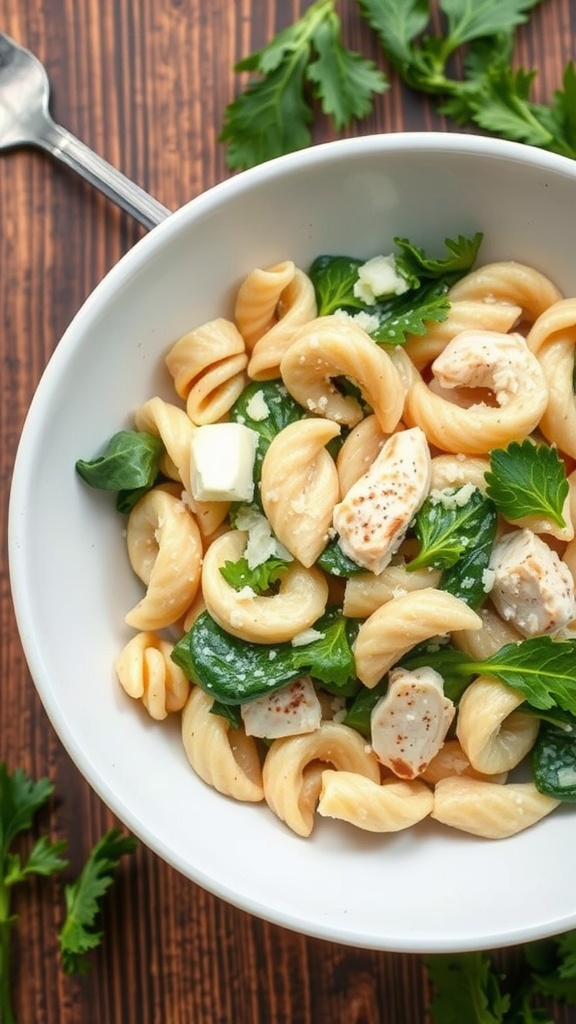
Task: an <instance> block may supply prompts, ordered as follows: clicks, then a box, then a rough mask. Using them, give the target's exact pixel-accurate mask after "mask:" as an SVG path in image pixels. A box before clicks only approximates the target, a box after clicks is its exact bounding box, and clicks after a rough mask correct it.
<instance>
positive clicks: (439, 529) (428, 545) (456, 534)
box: [406, 487, 496, 572]
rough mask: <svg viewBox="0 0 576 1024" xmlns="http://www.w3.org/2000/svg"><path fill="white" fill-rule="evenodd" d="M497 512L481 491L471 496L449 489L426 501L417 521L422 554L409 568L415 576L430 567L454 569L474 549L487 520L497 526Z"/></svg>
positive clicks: (456, 489)
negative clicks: (452, 567)
mask: <svg viewBox="0 0 576 1024" xmlns="http://www.w3.org/2000/svg"><path fill="white" fill-rule="evenodd" d="M460 495H463V496H466V495H467V497H466V500H464V501H462V499H461V498H460ZM493 509H494V506H493V504H492V502H491V501H489V500H488V499H487V498H485V497H484V495H483V494H482V493H481V492H480V491H479V490H478V488H474V490H473V491H471V492H470V494H467V491H466V489H465V488H454V487H447V488H445V489H444V490H443V491H442V492H440V493H439V494H438V495H434V497H428V498H426V500H425V501H424V503H423V504H422V506H421V507H420V509H419V511H418V512H417V513H416V517H415V521H414V529H415V532H416V536H417V538H418V540H419V541H420V550H419V551H418V554H417V555H416V556H415V557H414V558H413V559H412V560H411V561H410V562H408V564H407V566H406V568H407V569H408V570H409V571H410V572H413V571H414V570H416V569H422V568H424V567H426V566H430V567H431V568H433V569H447V568H448V567H449V566H452V565H454V564H455V563H456V562H457V561H458V559H459V558H461V557H462V555H463V554H464V552H465V551H467V550H469V549H470V548H472V547H474V545H475V543H476V541H477V538H478V533H479V531H480V530H481V529H482V527H483V525H484V522H485V520H486V518H487V517H489V518H490V519H491V521H492V522H494V525H495V519H496V516H495V513H494V512H493Z"/></svg>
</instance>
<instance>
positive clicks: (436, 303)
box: [369, 280, 450, 345]
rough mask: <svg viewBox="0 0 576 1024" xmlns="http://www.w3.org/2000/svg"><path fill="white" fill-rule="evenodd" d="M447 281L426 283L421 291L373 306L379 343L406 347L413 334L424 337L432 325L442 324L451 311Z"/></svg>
mask: <svg viewBox="0 0 576 1024" xmlns="http://www.w3.org/2000/svg"><path fill="white" fill-rule="evenodd" d="M447 292H448V285H447V284H446V282H445V281H442V280H436V281H425V282H424V283H423V284H421V285H420V286H419V287H418V288H415V289H413V290H412V291H408V292H404V294H403V295H395V296H394V298H391V299H384V300H380V301H379V302H377V303H376V304H375V305H374V306H371V307H369V309H370V313H371V314H372V316H376V317H378V320H379V323H378V326H377V327H374V328H373V329H372V330H370V332H369V333H370V336H371V337H372V338H374V341H377V342H378V343H379V344H385V345H403V344H404V342H405V341H406V339H407V337H408V335H409V334H416V335H422V334H426V331H428V330H429V328H430V324H431V323H442V322H443V321H444V320H445V319H446V317H447V316H448V313H449V311H450V301H449V299H448V295H447Z"/></svg>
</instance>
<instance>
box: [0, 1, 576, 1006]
mask: <svg viewBox="0 0 576 1024" xmlns="http://www.w3.org/2000/svg"><path fill="white" fill-rule="evenodd" d="M306 6H307V3H306V2H305V0H236V2H234V3H231V2H230V0H211V2H210V3H206V2H202V0H188V2H186V3H184V2H183V0H161V2H160V3H159V2H158V0H139V2H138V3H133V2H131V0H83V2H82V3H77V2H75V0H50V2H49V3H45V4H38V3H37V2H36V0H0V28H1V29H2V30H4V31H7V32H8V33H9V34H11V35H13V36H14V37H15V38H16V39H18V40H20V41H21V42H23V43H24V44H25V45H27V46H29V47H30V48H31V49H33V50H34V51H35V52H36V53H37V54H38V55H39V56H40V57H41V58H42V59H43V60H44V62H45V64H46V66H47V68H48V71H49V75H50V79H51V82H52V87H53V102H52V109H53V112H54V115H55V116H56V118H57V119H58V120H60V121H61V122H62V123H63V124H64V125H65V126H66V127H68V128H69V129H70V130H71V131H73V132H75V133H76V134H77V135H79V136H80V137H81V138H82V139H83V140H84V141H85V142H86V143H87V144H88V145H90V146H92V147H94V148H95V149H96V150H97V151H98V152H100V153H101V154H102V155H103V156H104V157H106V158H107V159H108V160H110V161H111V162H112V163H114V164H116V165H117V166H119V167H121V168H122V170H123V171H124V172H125V173H126V174H127V175H128V176H130V177H132V178H134V179H135V180H136V181H137V182H138V183H139V184H141V185H142V186H143V187H144V188H146V189H148V190H149V191H150V192H151V193H153V194H154V195H155V196H157V197H158V199H160V200H161V201H162V202H163V203H164V204H166V205H167V206H169V207H177V206H178V205H180V204H182V203H184V202H186V201H187V200H188V199H189V198H191V197H192V196H195V195H197V194H199V193H200V192H202V191H203V190H205V189H206V188H209V187H210V186H211V185H213V184H215V183H216V182H218V181H221V180H222V179H223V178H225V177H226V176H228V174H229V173H230V172H229V171H228V170H227V167H226V161H225V152H224V149H223V147H222V146H221V145H220V144H219V143H218V141H217V135H218V132H219V129H220V126H221V123H222V117H223V112H224V108H225V105H226V103H228V102H229V101H230V100H231V99H232V97H233V95H234V92H235V90H236V89H237V88H238V86H239V79H238V78H237V77H236V76H234V74H233V73H232V67H233V64H234V63H235V61H237V60H238V59H239V58H240V57H242V56H245V55H246V54H247V53H248V52H250V51H252V50H254V49H256V48H257V47H260V46H262V45H263V44H264V43H265V42H266V41H267V39H269V38H270V36H271V34H272V33H273V32H274V31H276V30H277V29H279V28H280V27H283V26H285V25H287V24H289V23H290V22H291V21H292V20H293V19H294V18H296V17H297V16H298V15H299V13H300V12H301V11H302V10H303V9H304V8H305V7H306ZM339 11H340V13H341V16H342V20H343V24H344V27H345V32H346V35H347V39H348V41H349V43H350V45H351V46H353V47H354V48H356V49H360V50H362V51H363V52H364V53H367V54H370V55H372V56H373V57H374V59H375V60H379V61H381V57H380V55H379V53H378V49H377V46H376V43H375V40H374V38H373V36H372V35H371V34H370V33H369V31H368V30H367V27H366V25H365V24H364V23H363V22H362V21H361V20H360V18H359V16H358V10H357V7H356V5H355V3H354V2H353V0H342V3H341V4H340V5H339ZM575 30H576V0H549V2H548V3H544V4H542V5H541V7H539V8H538V9H537V10H536V11H534V12H533V14H532V16H531V20H530V23H529V25H528V26H526V27H525V28H524V29H522V31H521V32H520V34H519V47H518V59H519V61H520V62H521V63H523V64H524V65H526V66H537V67H538V68H539V69H540V71H539V76H538V80H537V83H536V89H537V96H538V98H540V99H545V98H547V97H548V96H549V95H550V92H551V90H552V89H554V88H555V87H557V86H558V85H559V84H560V80H561V72H562V68H563V67H564V64H565V63H566V61H567V60H568V59H569V58H570V57H571V56H572V48H573V40H574V36H575ZM406 129H410V130H424V131H429V130H442V131H446V130H449V131H453V130H455V129H454V126H453V125H450V124H448V123H447V122H446V121H445V119H444V118H442V117H441V116H440V115H438V114H437V113H436V111H435V109H434V107H433V105H432V104H431V103H429V102H425V101H423V100H422V99H421V98H419V97H415V96H414V95H412V94H410V93H409V92H408V91H407V90H405V89H403V88H402V87H400V85H399V83H398V82H397V80H396V78H395V76H392V88H391V89H390V90H388V92H386V93H385V94H384V95H383V96H382V97H380V99H379V100H378V101H377V103H376V106H375V109H374V112H373V114H372V115H371V116H370V118H369V119H367V120H366V122H364V124H363V125H362V126H361V127H358V126H355V127H354V129H351V130H350V132H349V134H354V133H356V132H358V131H362V132H363V133H368V132H379V131H387V132H395V131H402V130H406ZM332 137H333V132H332V129H331V128H330V126H329V125H328V123H327V122H326V121H325V120H322V119H321V120H320V121H319V122H318V124H317V126H316V127H315V130H314V141H315V142H320V141H323V140H325V139H329V138H332ZM0 204H1V211H2V220H1V224H2V230H1V232H0V309H1V310H2V333H1V346H2V348H1V351H2V358H1V360H0V394H1V399H2V400H1V402H0V439H1V447H0V481H1V487H2V490H1V498H2V500H1V503H0V526H1V528H2V536H3V537H5V536H6V521H7V500H8V490H9V483H10V477H11V472H12V465H13V460H14V454H15V450H16V446H17V442H18V437H19V433H20V430H21V427H22V423H23V421H24V417H25V414H26V410H27V408H28V405H29V402H30V400H31V397H32V394H33V392H34V389H35V387H36V384H37V382H38V380H39V377H40V375H41V373H42V370H43V368H44V366H45V365H46V363H47V361H48V359H49V357H50V354H51V352H52V351H53V350H54V348H55V346H56V345H57V343H58V339H59V337H60V336H61V334H62V332H63V331H64V329H65V327H66V325H67V324H68V322H69V321H70V319H71V318H72V316H73V315H74V313H75V312H76V310H77V309H78V308H79V307H80V305H81V304H82V302H83V300H84V299H85V297H86V296H87V295H88V294H89V292H90V291H91V290H92V289H93V288H94V286H95V285H96V284H97V283H98V281H99V280H100V279H101V278H102V277H103V275H104V274H105V273H106V271H107V270H108V269H109V268H110V267H111V266H112V265H113V264H114V263H115V262H116V261H117V260H118V258H119V257H120V256H121V255H122V253H124V252H126V251H127V250H128V249H129V248H130V247H131V246H132V245H133V244H135V242H136V241H137V239H138V238H139V237H140V236H141V234H142V229H141V228H140V227H139V226H138V225H136V224H135V223H134V222H132V221H131V220H130V219H129V218H128V217H126V216H125V215H124V214H122V213H121V212H120V211H118V210H117V209H116V208H115V207H114V206H113V205H112V204H110V203H109V202H108V201H107V200H105V199H104V198H103V197H101V196H100V195H98V194H97V193H96V192H94V191H93V190H91V189H90V188H89V187H88V186H87V185H85V184H84V183H82V182H81V181H80V180H77V179H75V178H73V177H72V176H71V175H70V173H69V172H68V171H66V170H65V169H63V168H61V167H59V166H57V165H56V164H55V163H53V162H52V161H51V160H50V159H48V158H47V157H45V156H44V155H42V154H40V153H36V152H32V151H26V152H14V153H12V154H11V155H9V156H3V157H1V158H0ZM0 579H1V589H0V638H1V640H0V669H1V679H2V696H1V702H2V703H1V707H2V730H1V732H0V758H1V759H3V760H6V761H7V762H8V764H9V765H10V766H11V767H14V766H16V765H22V766H23V767H25V768H26V770H27V771H29V772H30V773H31V774H33V775H34V776H40V775H44V774H49V775H50V776H51V777H52V778H53V780H54V782H55V785H56V794H57V795H56V797H55V799H54V800H53V801H52V802H51V805H50V807H49V808H48V809H47V811H46V813H45V814H44V816H43V821H42V824H43V825H44V827H45V828H47V829H49V830H51V832H52V833H53V834H54V835H55V836H60V837H63V836H67V837H69V841H70V849H69V854H70V859H71V869H70V873H69V874H70V876H72V875H73V874H74V873H75V872H76V871H77V870H79V869H80V867H81V865H82V863H83V861H84V858H85V857H86V855H87V852H88V850H89V849H90V847H91V845H92V844H93V843H94V842H95V841H96V840H97V839H98V837H99V836H100V835H101V834H102V832H103V831H104V830H105V829H106V828H108V827H109V826H110V825H111V824H113V822H114V819H113V817H112V815H111V814H110V812H109V811H108V810H107V809H106V808H105V807H104V806H103V804H102V803H101V802H100V800H99V799H98V798H97V797H96V796H95V794H94V793H93V792H92V791H91V790H90V788H89V787H88V785H87V784H86V783H85V781H84V780H83V778H82V777H81V776H80V774H79V773H78V771H77V770H76V768H75V767H74V765H73V764H72V763H71V761H70V759H69V757H68V755H67V754H66V752H65V751H64V749H63V748H62V745H61V744H60V742H59V740H58V738H57V737H56V735H55V734H54V731H53V729H52V727H51V725H50V723H49V722H48V720H47V717H46V715H45V712H44V710H43V708H42V707H41V705H40V701H39V699H38V697H37V696H36V693H35V690H34V687H33V685H32V683H31V681H30V678H29V675H28V672H27V668H26V665H25V662H24V658H23V655H22V651H21V647H20V643H19V640H18V637H17V632H16V627H15V622H14V617H13V612H12V607H11V601H10V592H9V582H8V567H7V554H6V546H5V542H4V543H3V546H2V549H1V554H0ZM63 881H64V880H63V879H56V880H48V881H37V882H36V881H33V882H31V884H30V885H29V886H28V887H27V889H26V891H24V890H23V891H22V893H21V894H20V895H19V896H18V898H17V900H16V906H15V909H16V910H17V912H18V913H19V914H20V920H19V923H18V928H17V931H16V932H15V943H14V958H13V977H12V984H13V989H14V1003H15V1008H16V1010H17V1015H18V1020H19V1021H20V1024H28V1022H34V1024H168V1022H169V1024H200V1022H201V1024H232V1022H234V1024H252V1022H261V1024H318V1022H323V1021H330V1022H334V1024H421V1022H424V1021H425V1020H426V1006H427V1003H428V999H429V993H428V988H427V981H426V976H425V973H424V970H423V965H422V961H421V958H419V957H415V956H414V957H413V956H408V955H399V954H389V953H379V952H374V951H363V950H357V949H351V948H346V947H341V946H337V945H335V944H332V943H328V942H322V941H319V940H314V939H309V938H306V937H304V936H301V935H297V934H294V933H291V932H288V931H285V930H284V929H281V928H278V927H276V926H274V925H269V924H266V923H264V922H262V921H259V920H257V919H256V918H252V917H251V916H249V915H247V914H245V913H244V912H242V911H240V910H236V909H235V908H233V907H231V906H228V905H227V904H225V903H223V902H221V901H220V900H218V899H217V898H215V897H214V896H211V895H210V894H208V893H206V892H204V891H202V890H201V889H200V888H198V887H197V886H195V885H193V884H192V883H190V882H188V881H187V880H185V879H183V878H182V877H180V876H179V875H178V874H177V873H176V872H175V871H173V870H172V869H171V868H169V867H168V866H167V865H166V864H164V863H163V862H162V861H160V860H159V859H158V858H156V857H155V856H153V855H152V854H151V853H149V852H148V851H147V850H146V849H144V848H142V847H141V848H139V849H138V851H137V853H136V854H135V856H134V857H133V858H131V859H130V860H129V861H126V862H125V863H123V865H122V867H121V870H120V871H119V875H118V880H117V884H116V885H115V886H114V888H113V890H112V891H111V893H110V898H109V899H108V901H107V902H106V905H105V911H104V921H103V924H104V928H105V934H106V938H105V942H104V945H103V946H102V948H101V949H100V950H99V951H98V952H97V954H96V955H95V956H94V958H93V970H92V971H91V973H90V974H88V975H87V977H85V978H83V979H74V980H72V979H68V978H66V977H65V976H64V975H63V973H62V971H61V970H60V968H59V963H58V950H57V942H56V931H57V928H58V927H59V925H60V923H61V921H62V915H63V910H62V895H63ZM554 1015H555V1016H554V1019H555V1020H557V1021H559V1022H565V1024H567V1022H570V1021H576V1010H573V1009H569V1008H565V1007H555V1008H554Z"/></svg>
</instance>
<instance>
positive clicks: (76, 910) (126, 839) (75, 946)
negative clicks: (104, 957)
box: [58, 828, 136, 974]
mask: <svg viewBox="0 0 576 1024" xmlns="http://www.w3.org/2000/svg"><path fill="white" fill-rule="evenodd" d="M135 846H136V840H135V839H134V837H133V836H123V835H122V834H121V832H120V829H118V828H112V829H110V830H109V831H108V832H106V833H105V835H103V836H102V838H101V839H100V840H99V841H98V842H97V843H96V845H95V846H94V847H93V849H92V850H91V852H90V855H89V857H88V860H87V861H86V863H85V865H84V867H83V868H82V871H81V872H80V874H79V876H78V878H77V879H76V881H75V882H74V883H72V884H70V885H67V886H66V888H65V890H64V895H65V900H66V918H65V921H64V924H63V926H62V928H61V930H60V934H59V936H58V938H59V941H60V953H61V956H62V966H63V968H64V970H65V972H66V974H86V972H87V971H88V970H89V966H90V963H89V960H88V959H87V954H88V953H89V952H90V951H91V950H92V949H95V948H96V946H99V945H100V942H101V941H102V931H101V929H99V928H98V927H97V918H98V914H99V912H100V908H101V900H102V897H103V896H104V894H105V893H106V892H107V890H108V889H109V888H110V886H111V885H112V882H113V880H114V872H115V870H116V867H117V865H118V862H119V860H120V858H121V857H122V856H123V855H124V854H125V853H131V852H132V850H134V848H135Z"/></svg>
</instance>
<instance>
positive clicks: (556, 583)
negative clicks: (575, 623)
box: [489, 529, 576, 636]
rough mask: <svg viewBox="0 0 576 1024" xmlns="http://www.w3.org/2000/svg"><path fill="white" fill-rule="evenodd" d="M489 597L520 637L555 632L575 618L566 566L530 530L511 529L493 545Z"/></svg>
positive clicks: (570, 584) (575, 611) (569, 573)
mask: <svg viewBox="0 0 576 1024" xmlns="http://www.w3.org/2000/svg"><path fill="white" fill-rule="evenodd" d="M489 571H490V572H492V573H493V574H494V578H493V583H492V587H491V590H490V596H491V598H492V601H493V603H494V605H495V606H496V608H497V610H498V611H499V613H500V615H501V616H502V618H503V619H505V620H506V621H507V622H512V623H513V624H514V626H515V627H516V629H517V630H518V631H519V632H520V633H522V634H523V635H524V636H534V635H535V634H537V633H556V632H558V630H559V629H562V628H563V627H564V626H566V625H567V624H568V623H569V622H570V621H571V620H572V619H573V618H574V617H575V616H576V604H575V598H574V580H573V578H572V574H571V572H570V570H569V569H568V566H567V565H566V564H565V563H564V562H563V561H562V560H561V559H560V558H559V556H558V555H557V553H556V552H555V551H553V550H552V548H550V547H549V546H548V544H546V542H545V541H543V540H542V539H541V538H540V537H538V535H537V534H535V533H533V532H532V530H528V529H524V530H513V531H512V532H511V533H506V534H504V536H503V537H501V538H500V540H499V541H498V542H497V543H496V544H495V545H494V549H493V551H492V557H491V559H490V566H489Z"/></svg>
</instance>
